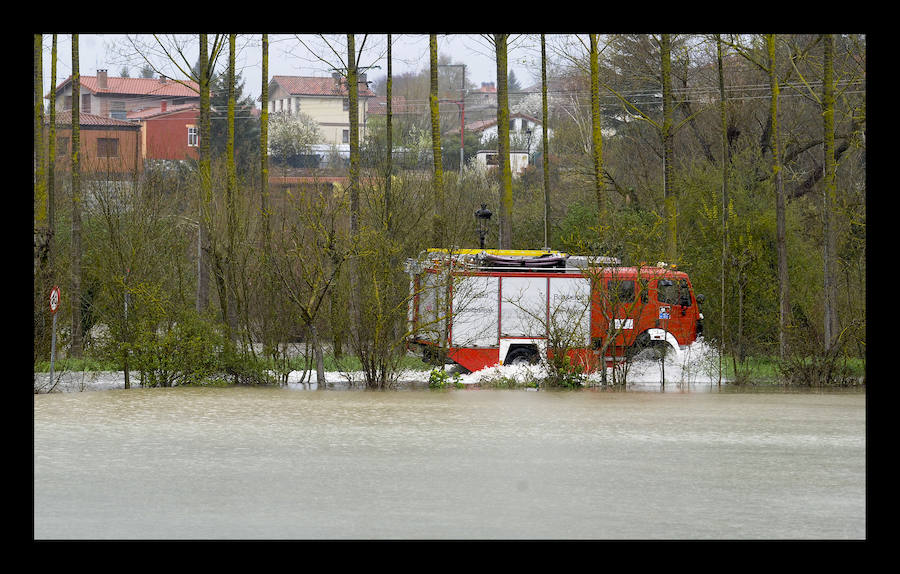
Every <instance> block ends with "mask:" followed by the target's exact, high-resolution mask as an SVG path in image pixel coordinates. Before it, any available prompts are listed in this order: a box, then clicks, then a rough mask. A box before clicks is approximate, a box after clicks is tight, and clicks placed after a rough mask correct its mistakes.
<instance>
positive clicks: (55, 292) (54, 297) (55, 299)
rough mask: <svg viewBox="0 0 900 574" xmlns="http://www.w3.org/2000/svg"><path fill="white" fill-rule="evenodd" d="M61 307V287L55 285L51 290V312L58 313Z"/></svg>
mask: <svg viewBox="0 0 900 574" xmlns="http://www.w3.org/2000/svg"><path fill="white" fill-rule="evenodd" d="M57 309H59V287H53V289H51V290H50V312H51V313H56V310H57Z"/></svg>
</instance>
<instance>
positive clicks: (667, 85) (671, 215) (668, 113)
mask: <svg viewBox="0 0 900 574" xmlns="http://www.w3.org/2000/svg"><path fill="white" fill-rule="evenodd" d="M659 57H660V70H661V76H662V98H663V124H662V133H661V137H662V146H663V197H664V204H663V205H664V207H663V209H664V215H665V217H664V218H665V220H666V259H667V260H668V261H669V262H670V263H674V262H675V261H677V260H678V241H677V240H678V200H677V198H676V196H675V191H674V189H673V187H672V183H673V182H672V173H673V167H674V166H673V164H672V161H673V158H672V156H673V149H674V145H673V137H672V136H673V135H674V134H673V133H672V130H673V127H672V60H671V38H670V35H669V34H663V35H662V37H661V38H660V42H659Z"/></svg>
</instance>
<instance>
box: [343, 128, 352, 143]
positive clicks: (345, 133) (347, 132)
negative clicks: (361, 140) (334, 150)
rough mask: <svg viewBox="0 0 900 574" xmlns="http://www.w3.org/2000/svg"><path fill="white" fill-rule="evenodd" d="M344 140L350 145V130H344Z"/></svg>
mask: <svg viewBox="0 0 900 574" xmlns="http://www.w3.org/2000/svg"><path fill="white" fill-rule="evenodd" d="M343 140H344V143H350V130H344V132H343Z"/></svg>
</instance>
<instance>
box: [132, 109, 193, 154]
mask: <svg viewBox="0 0 900 574" xmlns="http://www.w3.org/2000/svg"><path fill="white" fill-rule="evenodd" d="M189 125H193V126H197V127H199V126H200V115H199V113H198V112H197V111H195V110H186V111H183V112H176V113H173V114H167V115H164V116H160V117H156V118H149V119H147V120H144V127H143V129H144V136H145V138H146V139H145V150H146V151H145V154H144V157H145V158H146V159H171V160H178V159H197V158H198V157H199V148H198V147H196V146H193V147H192V146H188V126H189Z"/></svg>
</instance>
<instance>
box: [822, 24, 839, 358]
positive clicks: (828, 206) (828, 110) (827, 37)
mask: <svg viewBox="0 0 900 574" xmlns="http://www.w3.org/2000/svg"><path fill="white" fill-rule="evenodd" d="M823 40H824V44H825V46H824V47H825V51H824V62H823V63H824V74H823V78H822V118H823V131H824V144H825V145H824V148H825V167H824V174H823V177H824V181H823V184H824V196H825V197H824V200H825V201H824V205H823V209H822V219H823V221H824V226H825V230H824V232H825V261H824V275H825V277H824V279H825V294H824V295H825V317H824V320H825V331H824V332H825V351H830V350H831V347H832V345H833V344H834V342H835V335H836V334H837V329H838V321H837V257H836V252H835V249H836V247H837V239H836V232H835V219H836V213H835V208H836V206H837V187H836V185H835V160H834V38H833V36H832V35H831V34H824V35H823Z"/></svg>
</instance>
